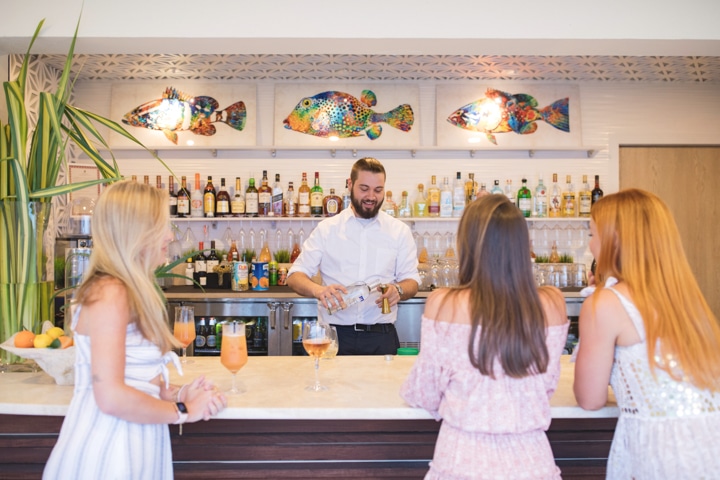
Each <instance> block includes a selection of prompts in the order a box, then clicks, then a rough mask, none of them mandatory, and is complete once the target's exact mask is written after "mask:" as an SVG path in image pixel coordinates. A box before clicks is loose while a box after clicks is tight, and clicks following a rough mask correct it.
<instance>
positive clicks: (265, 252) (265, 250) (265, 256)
mask: <svg viewBox="0 0 720 480" xmlns="http://www.w3.org/2000/svg"><path fill="white" fill-rule="evenodd" d="M260 245H262V247H261V248H260V255H258V258H257V261H258V262H269V261H270V260H272V254H271V253H270V244H269V243H268V239H267V237H266V236H265V230H264V229H263V230H260Z"/></svg>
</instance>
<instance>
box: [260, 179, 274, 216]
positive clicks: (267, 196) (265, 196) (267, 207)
mask: <svg viewBox="0 0 720 480" xmlns="http://www.w3.org/2000/svg"><path fill="white" fill-rule="evenodd" d="M271 211H272V188H270V185H268V177H267V170H263V175H262V182H261V184H260V188H258V215H259V216H261V217H267V216H268V214H269V213H270V212H271Z"/></svg>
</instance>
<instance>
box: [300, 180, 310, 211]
mask: <svg viewBox="0 0 720 480" xmlns="http://www.w3.org/2000/svg"><path fill="white" fill-rule="evenodd" d="M297 212H298V217H309V216H310V187H309V186H308V183H307V173H305V172H303V173H302V183H301V184H300V188H299V189H298V207H297Z"/></svg>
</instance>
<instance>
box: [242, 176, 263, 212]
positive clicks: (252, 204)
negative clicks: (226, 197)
mask: <svg viewBox="0 0 720 480" xmlns="http://www.w3.org/2000/svg"><path fill="white" fill-rule="evenodd" d="M259 203H260V202H259V196H258V189H257V188H255V179H254V178H252V177H250V180H248V188H247V190H245V216H246V217H257V216H258V209H259Z"/></svg>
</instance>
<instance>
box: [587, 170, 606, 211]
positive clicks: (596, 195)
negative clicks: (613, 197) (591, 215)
mask: <svg viewBox="0 0 720 480" xmlns="http://www.w3.org/2000/svg"><path fill="white" fill-rule="evenodd" d="M590 195H591V198H592V201H591V205H594V204H595V202H597V201H598V200H600V199H601V198H602V197H603V191H602V189H601V188H600V175H595V188H593V189H592V192H590Z"/></svg>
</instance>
